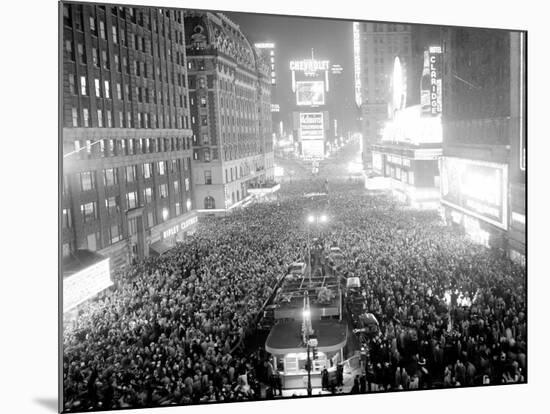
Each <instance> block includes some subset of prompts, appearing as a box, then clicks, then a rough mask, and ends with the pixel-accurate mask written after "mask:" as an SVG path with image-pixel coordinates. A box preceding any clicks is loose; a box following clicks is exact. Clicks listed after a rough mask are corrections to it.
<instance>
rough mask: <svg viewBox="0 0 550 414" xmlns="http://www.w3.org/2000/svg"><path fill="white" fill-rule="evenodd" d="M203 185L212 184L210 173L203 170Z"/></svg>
mask: <svg viewBox="0 0 550 414" xmlns="http://www.w3.org/2000/svg"><path fill="white" fill-rule="evenodd" d="M204 183H205V184H212V171H210V170H205V171H204Z"/></svg>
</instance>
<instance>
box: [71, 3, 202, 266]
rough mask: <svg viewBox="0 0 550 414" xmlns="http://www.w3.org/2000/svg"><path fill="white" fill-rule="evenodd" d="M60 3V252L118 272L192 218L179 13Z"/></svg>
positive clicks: (176, 234) (171, 240) (159, 247)
mask: <svg viewBox="0 0 550 414" xmlns="http://www.w3.org/2000/svg"><path fill="white" fill-rule="evenodd" d="M60 7H61V9H62V11H61V13H62V16H61V17H60V18H61V20H62V21H61V27H62V45H61V47H62V59H63V62H62V74H61V76H62V79H60V82H61V85H62V96H61V108H62V119H61V120H60V122H61V125H62V151H63V179H62V188H63V191H62V201H61V205H62V212H60V215H61V216H62V217H61V221H62V230H61V231H62V239H63V242H62V243H63V247H62V249H63V258H64V259H70V258H71V257H76V256H75V252H76V251H79V250H89V251H93V252H97V253H99V254H100V255H102V256H106V257H108V258H110V268H111V269H117V268H121V267H124V266H125V265H126V264H128V263H130V262H132V260H134V259H139V258H143V257H146V256H148V255H149V254H161V253H162V252H163V251H165V250H166V249H167V248H169V247H170V246H173V245H174V244H175V242H176V241H177V240H181V239H182V238H183V237H184V236H185V234H186V233H187V232H190V231H193V229H194V227H195V223H196V221H197V216H196V212H195V211H193V207H194V206H193V196H192V174H191V156H192V151H191V136H192V132H191V129H190V122H189V105H188V83H187V70H186V57H185V35H184V33H185V27H184V19H183V11H181V10H172V9H159V8H148V7H142V8H132V7H118V6H100V5H93V4H90V5H86V4H71V3H62V4H61V6H60Z"/></svg>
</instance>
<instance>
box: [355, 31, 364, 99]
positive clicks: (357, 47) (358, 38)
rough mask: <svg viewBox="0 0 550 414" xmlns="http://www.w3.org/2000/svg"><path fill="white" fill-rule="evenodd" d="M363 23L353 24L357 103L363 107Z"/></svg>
mask: <svg viewBox="0 0 550 414" xmlns="http://www.w3.org/2000/svg"><path fill="white" fill-rule="evenodd" d="M360 28H361V23H358V22H353V68H354V79H355V103H356V104H357V106H359V107H360V106H361V103H362V102H363V100H362V97H361V31H360Z"/></svg>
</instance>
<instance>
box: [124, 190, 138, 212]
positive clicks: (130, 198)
mask: <svg viewBox="0 0 550 414" xmlns="http://www.w3.org/2000/svg"><path fill="white" fill-rule="evenodd" d="M126 204H127V205H128V209H131V208H136V207H137V193H136V192H135V191H132V192H130V193H126Z"/></svg>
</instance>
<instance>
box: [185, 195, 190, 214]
mask: <svg viewBox="0 0 550 414" xmlns="http://www.w3.org/2000/svg"><path fill="white" fill-rule="evenodd" d="M185 205H186V206H187V211H189V210H191V199H190V198H188V199H187V202H186V203H185Z"/></svg>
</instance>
